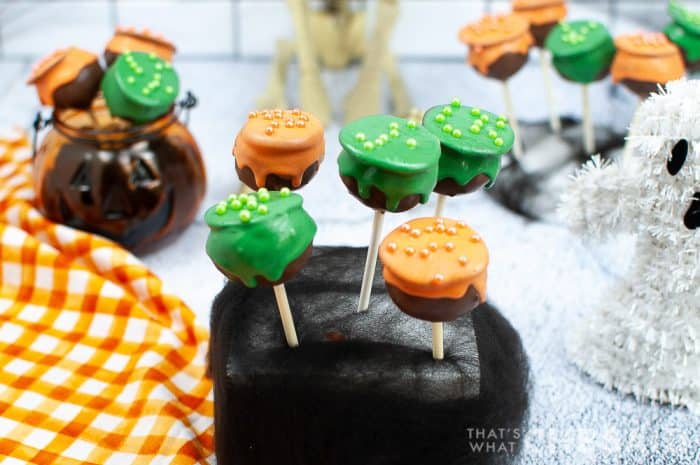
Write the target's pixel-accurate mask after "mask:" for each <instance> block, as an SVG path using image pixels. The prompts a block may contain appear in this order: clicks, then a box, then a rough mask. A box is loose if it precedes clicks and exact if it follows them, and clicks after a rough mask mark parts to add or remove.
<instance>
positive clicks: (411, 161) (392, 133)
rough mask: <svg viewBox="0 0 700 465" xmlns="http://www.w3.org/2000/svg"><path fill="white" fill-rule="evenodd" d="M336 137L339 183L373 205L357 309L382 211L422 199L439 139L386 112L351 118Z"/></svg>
mask: <svg viewBox="0 0 700 465" xmlns="http://www.w3.org/2000/svg"><path fill="white" fill-rule="evenodd" d="M339 138H340V145H341V146H342V148H343V151H342V152H341V153H340V156H339V157H338V168H339V171H340V177H341V179H342V181H343V184H345V186H346V187H347V189H348V191H350V193H351V194H352V195H353V196H355V197H356V198H357V199H358V200H359V201H360V202H362V203H363V204H365V205H366V206H368V207H370V208H372V209H374V219H373V222H372V236H371V238H370V242H369V247H368V250H367V260H366V262H365V268H364V273H363V275H362V289H361V291H360V299H359V302H358V307H357V309H358V311H360V312H362V311H365V310H367V308H369V298H370V294H371V291H372V282H373V281H374V271H375V267H376V263H377V251H378V248H379V239H380V236H381V230H382V223H383V220H384V212H385V211H390V212H394V213H396V212H402V211H406V210H409V209H411V208H413V207H415V206H416V205H418V203H426V202H427V201H428V199H429V198H430V193H431V192H432V191H433V188H434V187H435V183H436V182H437V174H438V161H439V158H440V142H439V141H438V139H437V138H436V137H435V136H433V135H432V134H430V133H429V132H428V131H427V130H426V129H425V128H423V127H422V126H420V125H418V124H417V123H416V122H415V121H409V120H405V119H403V118H397V117H395V116H388V115H373V116H366V117H364V118H360V119H358V120H355V121H353V122H351V123H350V124H348V125H347V126H345V127H344V128H343V129H342V130H341V131H340V137H339Z"/></svg>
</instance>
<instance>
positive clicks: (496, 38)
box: [459, 14, 534, 81]
mask: <svg viewBox="0 0 700 465" xmlns="http://www.w3.org/2000/svg"><path fill="white" fill-rule="evenodd" d="M459 39H460V40H461V41H462V42H463V43H465V44H466V45H467V46H469V59H468V61H469V64H470V65H472V66H473V67H474V68H475V69H476V70H477V71H478V72H479V73H481V74H483V75H485V76H487V77H491V78H494V79H498V80H501V81H505V80H506V79H508V78H509V77H511V76H512V75H513V74H515V73H516V72H518V70H520V68H522V67H523V65H524V64H525V62H526V61H527V57H528V53H529V51H530V46H532V44H533V42H534V39H533V37H532V34H530V25H529V23H528V22H527V20H525V19H524V18H523V17H521V16H519V15H516V14H502V15H487V16H485V17H483V18H482V19H480V20H479V21H477V22H476V23H472V24H469V25H467V26H465V27H464V28H462V30H461V31H460V32H459Z"/></svg>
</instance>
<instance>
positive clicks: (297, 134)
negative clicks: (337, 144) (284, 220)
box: [233, 109, 325, 190]
mask: <svg viewBox="0 0 700 465" xmlns="http://www.w3.org/2000/svg"><path fill="white" fill-rule="evenodd" d="M324 152H325V140H324V136H323V124H322V123H321V121H320V120H319V119H318V118H316V117H315V116H313V115H312V114H310V113H307V112H304V111H301V110H280V109H277V110H262V111H253V112H251V113H250V114H249V117H248V121H247V122H246V124H245V125H244V126H243V128H242V129H241V130H240V132H239V133H238V136H237V137H236V142H235V144H234V147H233V155H234V157H236V172H237V173H238V177H239V178H240V180H241V182H243V183H244V184H245V185H247V186H248V187H250V188H251V189H253V190H257V189H260V188H261V187H265V188H267V189H270V190H280V189H282V188H283V187H286V188H289V189H299V188H300V187H302V186H304V185H305V184H307V183H308V182H309V181H310V180H311V178H313V177H314V175H315V174H316V172H317V171H318V168H319V165H320V164H321V162H322V161H323V155H324Z"/></svg>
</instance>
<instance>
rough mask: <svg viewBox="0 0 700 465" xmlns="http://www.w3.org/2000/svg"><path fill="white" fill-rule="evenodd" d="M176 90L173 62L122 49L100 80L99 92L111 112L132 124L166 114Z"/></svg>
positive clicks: (148, 54) (177, 90)
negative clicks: (100, 87) (100, 90)
mask: <svg viewBox="0 0 700 465" xmlns="http://www.w3.org/2000/svg"><path fill="white" fill-rule="evenodd" d="M179 91H180V80H179V78H178V76H177V73H176V72H175V70H174V69H173V67H172V65H171V64H170V63H168V62H166V61H164V60H163V59H162V58H159V57H158V56H157V55H155V54H154V53H144V52H125V53H123V54H122V55H120V56H119V58H117V60H116V61H115V62H114V63H113V64H112V66H110V67H109V69H108V70H107V72H106V73H105V76H104V79H102V93H103V94H104V98H105V101H106V102H107V106H108V107H109V110H110V112H111V113H112V115H113V116H118V117H121V118H125V119H129V120H131V121H133V122H134V123H135V124H142V123H145V122H147V121H152V120H154V119H156V118H158V117H159V116H162V115H164V114H165V113H167V112H168V110H170V108H171V106H172V105H173V103H174V102H175V99H176V98H177V94H178V92H179Z"/></svg>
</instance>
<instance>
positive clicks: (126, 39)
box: [104, 27, 177, 65]
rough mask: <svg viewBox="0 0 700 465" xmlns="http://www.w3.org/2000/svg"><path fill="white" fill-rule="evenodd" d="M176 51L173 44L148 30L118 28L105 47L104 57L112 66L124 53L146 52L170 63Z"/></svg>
mask: <svg viewBox="0 0 700 465" xmlns="http://www.w3.org/2000/svg"><path fill="white" fill-rule="evenodd" d="M176 51H177V49H176V48H175V45H174V44H173V43H172V42H170V41H169V40H167V39H166V38H165V37H163V36H162V35H160V34H155V33H153V32H152V31H150V30H148V29H141V30H138V29H136V28H134V27H117V28H116V29H115V30H114V35H113V36H112V38H111V39H110V40H109V42H107V45H106V46H105V51H104V57H105V62H106V63H107V64H108V65H111V64H112V63H114V60H116V59H117V58H118V57H119V55H121V54H122V53H124V52H145V53H153V54H155V55H156V56H158V57H160V58H161V59H163V60H164V61H167V62H168V63H170V62H172V61H173V55H174V54H175V52H176Z"/></svg>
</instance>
